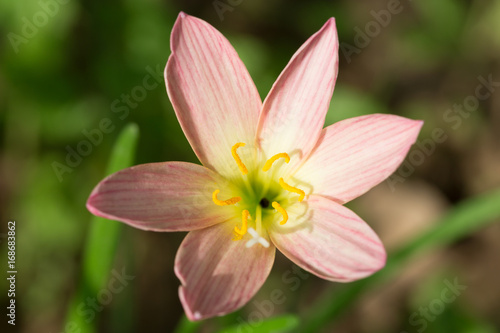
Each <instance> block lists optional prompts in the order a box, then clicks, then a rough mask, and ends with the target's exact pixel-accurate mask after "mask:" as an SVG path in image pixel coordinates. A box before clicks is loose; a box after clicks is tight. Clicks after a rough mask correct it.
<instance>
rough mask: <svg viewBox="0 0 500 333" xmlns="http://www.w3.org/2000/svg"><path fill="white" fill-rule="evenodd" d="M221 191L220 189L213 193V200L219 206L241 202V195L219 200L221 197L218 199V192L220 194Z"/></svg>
mask: <svg viewBox="0 0 500 333" xmlns="http://www.w3.org/2000/svg"><path fill="white" fill-rule="evenodd" d="M219 192H220V190H215V191H214V192H213V193H212V200H213V202H214V204H216V205H217V206H230V205H234V204H236V203H237V202H239V201H240V200H241V197H232V198H230V199H227V200H219V199H217V194H219Z"/></svg>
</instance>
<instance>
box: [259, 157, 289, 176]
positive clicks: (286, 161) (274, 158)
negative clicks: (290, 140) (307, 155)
mask: <svg viewBox="0 0 500 333" xmlns="http://www.w3.org/2000/svg"><path fill="white" fill-rule="evenodd" d="M280 158H284V159H285V163H288V162H290V156H288V154H287V153H279V154H276V155H274V156H273V157H271V158H270V159H268V160H267V162H266V164H264V167H263V168H262V171H264V172H265V171H267V170H269V169H271V166H272V165H273V163H274V162H275V161H276V160H277V159H280Z"/></svg>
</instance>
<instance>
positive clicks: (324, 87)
mask: <svg viewBox="0 0 500 333" xmlns="http://www.w3.org/2000/svg"><path fill="white" fill-rule="evenodd" d="M337 72H338V38H337V30H336V27H335V19H333V18H331V19H329V20H328V21H327V22H326V24H325V25H324V26H323V27H322V28H321V29H320V30H319V31H318V32H317V33H315V34H314V35H313V36H311V37H310V38H309V39H308V40H307V41H306V42H305V43H304V45H302V47H301V48H300V49H299V50H298V51H297V52H296V53H295V54H294V55H293V57H292V58H291V60H290V62H289V63H288V65H287V66H286V68H285V69H284V70H283V72H282V73H281V75H280V76H279V77H278V79H277V81H276V82H275V83H274V85H273V87H272V89H271V91H270V93H269V95H268V96H267V98H266V100H265V101H264V105H263V111H262V113H261V115H260V119H259V128H258V133H257V139H258V142H259V144H260V147H261V148H262V149H263V151H264V153H265V154H266V157H267V158H269V157H271V156H273V155H275V154H278V153H282V152H286V153H288V154H289V155H290V156H291V158H292V161H291V164H290V165H289V168H291V167H292V165H294V164H295V163H298V162H299V161H300V159H301V158H303V157H305V156H307V155H308V153H309V152H310V151H311V150H312V149H313V147H314V145H315V144H316V140H317V139H318V137H319V135H320V133H321V129H322V128H323V124H324V122H325V116H326V112H327V111H328V106H329V104H330V99H331V98H332V93H333V88H334V85H335V80H336V78H337Z"/></svg>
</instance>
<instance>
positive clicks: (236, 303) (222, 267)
mask: <svg viewBox="0 0 500 333" xmlns="http://www.w3.org/2000/svg"><path fill="white" fill-rule="evenodd" d="M236 222H237V220H235V221H233V222H225V223H221V224H217V225H215V226H212V227H210V228H206V229H203V230H196V231H191V232H190V233H189V234H188V235H187V236H186V238H185V239H184V241H183V242H182V244H181V246H180V248H179V251H178V252H177V256H176V258H175V273H176V275H177V277H178V278H179V279H180V280H181V283H182V286H181V287H180V288H179V297H180V299H181V303H182V306H183V307H184V310H185V312H186V315H187V317H188V318H189V319H190V320H200V319H204V318H208V317H213V316H221V315H224V314H226V313H229V312H233V311H235V310H237V309H238V308H240V307H242V306H243V305H245V304H246V303H247V302H248V301H249V300H250V299H251V298H252V297H253V296H254V295H255V293H256V292H257V291H258V290H259V289H260V287H261V286H262V284H263V283H264V281H265V280H266V278H267V276H268V275H269V272H270V271H271V267H272V265H273V262H274V253H275V248H274V246H273V245H272V244H271V245H270V246H269V247H268V248H264V247H263V246H261V245H260V244H256V245H254V246H252V247H250V248H246V247H245V243H246V242H247V241H248V240H249V239H250V238H251V237H250V236H249V234H248V233H247V234H246V235H245V236H244V238H243V239H242V240H239V241H233V240H232V236H233V235H232V233H233V229H234V226H235V225H236Z"/></svg>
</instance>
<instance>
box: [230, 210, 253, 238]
mask: <svg viewBox="0 0 500 333" xmlns="http://www.w3.org/2000/svg"><path fill="white" fill-rule="evenodd" d="M249 218H250V212H249V211H248V210H246V209H245V210H244V211H242V212H241V229H240V228H238V227H234V238H233V240H240V239H242V238H243V236H244V235H245V234H246V233H247V226H248V219H249Z"/></svg>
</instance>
